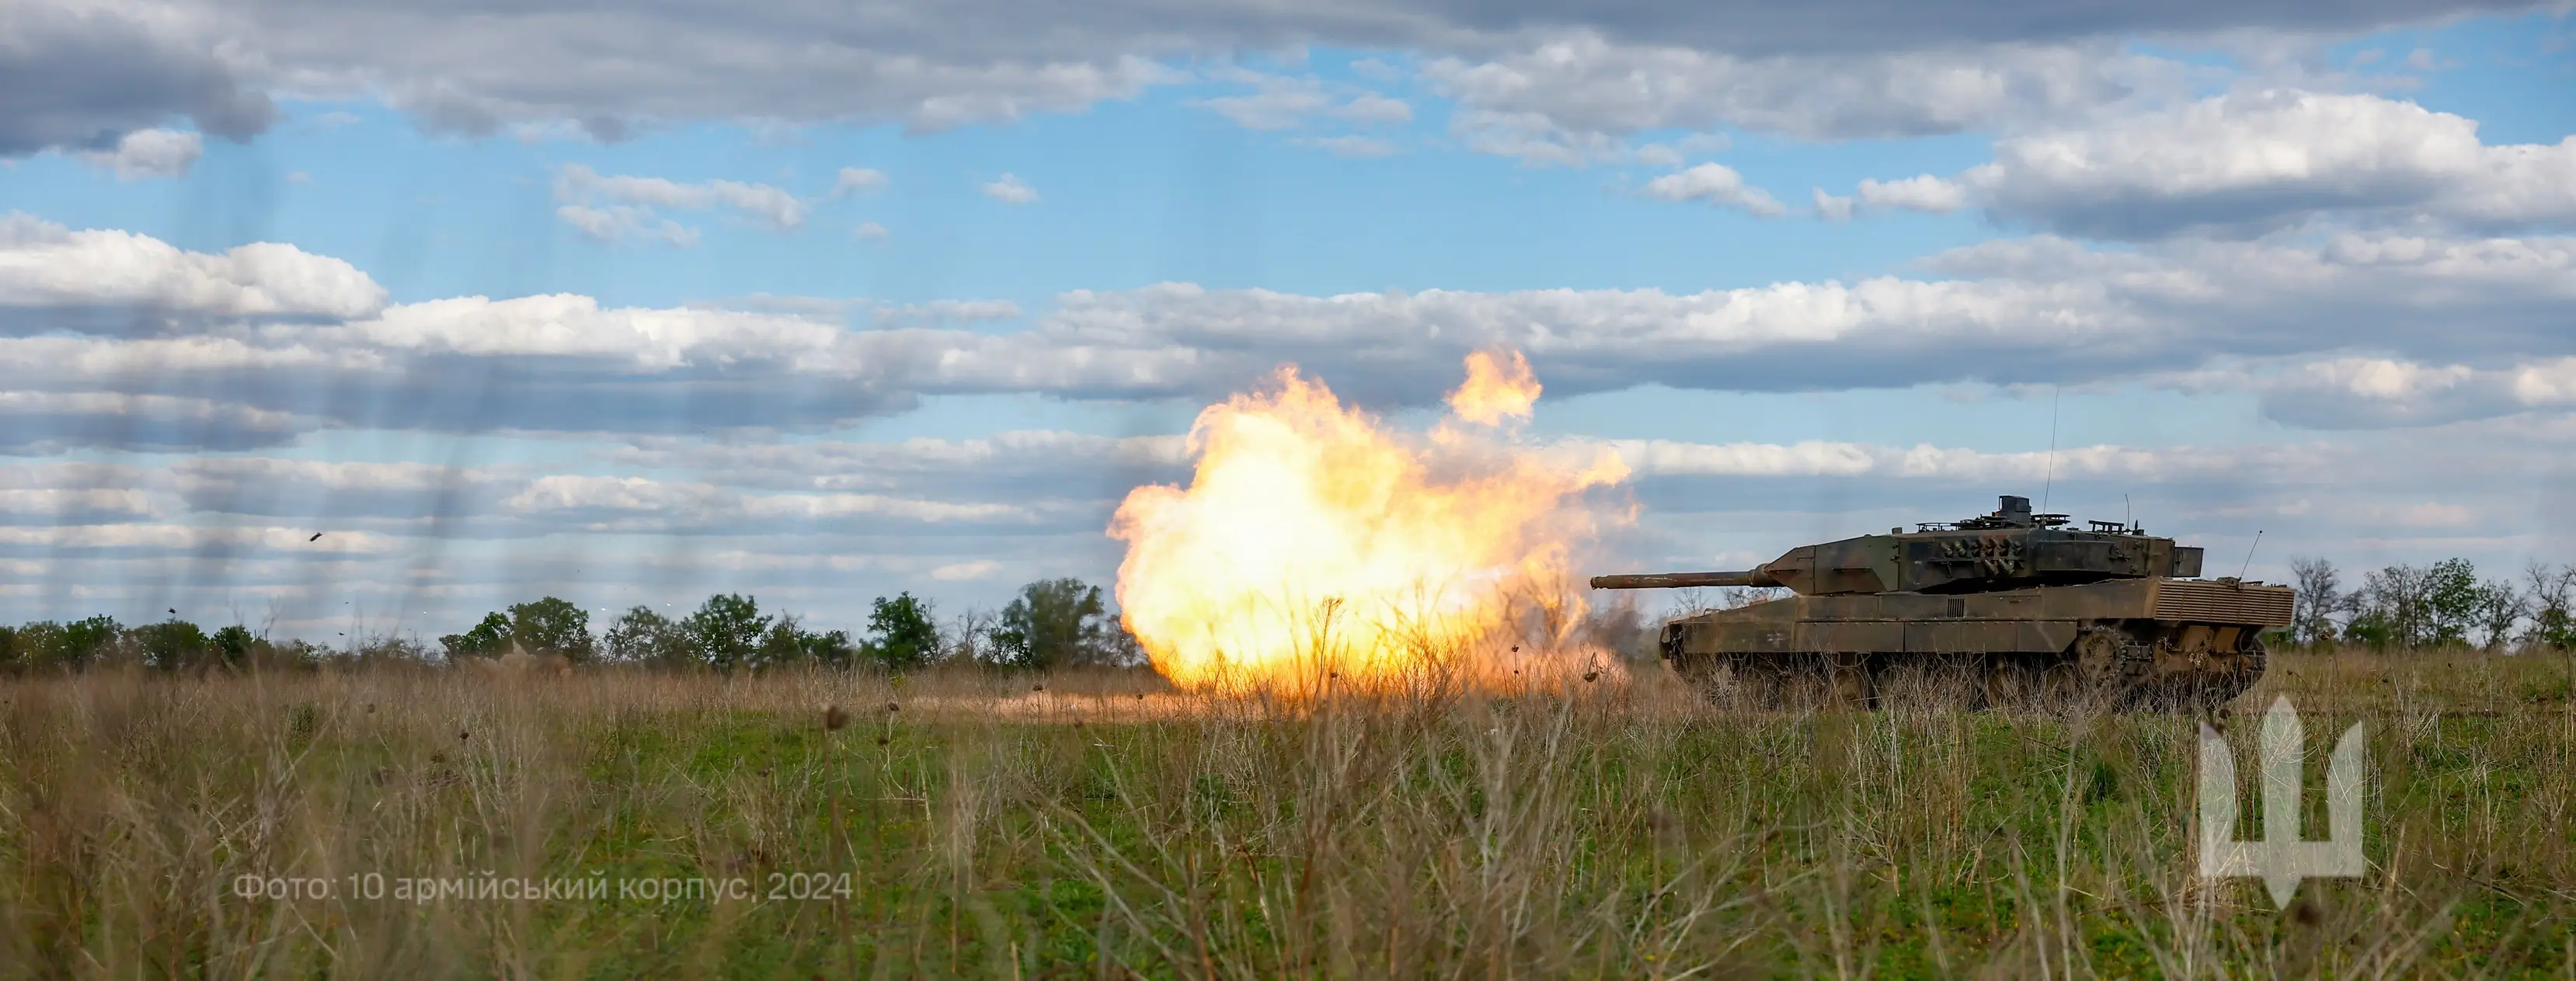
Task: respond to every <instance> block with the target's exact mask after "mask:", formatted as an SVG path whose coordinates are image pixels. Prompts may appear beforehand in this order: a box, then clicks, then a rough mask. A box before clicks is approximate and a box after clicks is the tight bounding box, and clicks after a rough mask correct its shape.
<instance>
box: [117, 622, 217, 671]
mask: <svg viewBox="0 0 2576 981" xmlns="http://www.w3.org/2000/svg"><path fill="white" fill-rule="evenodd" d="M134 639H135V642H136V643H137V644H139V645H141V646H142V648H143V663H145V664H148V665H151V666H152V667H155V668H159V669H161V670H163V671H172V670H176V669H179V668H184V667H188V666H190V665H193V664H195V663H197V661H198V660H199V659H200V658H202V657H204V656H205V653H206V644H207V640H206V632H205V631H203V630H199V629H197V625H196V624H193V623H189V622H188V621H186V620H181V619H178V618H176V617H173V618H171V619H169V620H165V621H162V622H160V623H154V624H147V625H144V626H140V627H136V628H134Z"/></svg>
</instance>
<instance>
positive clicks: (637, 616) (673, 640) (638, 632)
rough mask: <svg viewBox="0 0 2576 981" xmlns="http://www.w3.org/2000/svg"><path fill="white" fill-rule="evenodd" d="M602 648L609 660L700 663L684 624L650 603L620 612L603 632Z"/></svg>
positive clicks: (662, 664)
mask: <svg viewBox="0 0 2576 981" xmlns="http://www.w3.org/2000/svg"><path fill="white" fill-rule="evenodd" d="M600 647H601V649H602V653H604V654H605V655H606V656H607V657H608V659H609V660H612V661H623V662H626V663H629V664H650V665H656V666H660V667H670V668H676V667H687V666H692V665H696V664H698V663H700V662H699V660H698V657H697V653H696V651H694V650H693V649H692V648H691V647H690V644H689V636H688V634H687V633H686V632H683V631H682V630H681V629H680V625H679V624H678V623H675V622H673V621H672V620H671V618H670V617H666V616H663V615H661V614H660V613H656V612H654V611H653V608H652V607H648V606H636V607H632V608H629V609H628V610H627V611H626V612H625V613H622V614H619V615H618V617H617V621H616V622H615V623H611V624H609V625H608V632H607V633H605V634H603V635H601V637H600Z"/></svg>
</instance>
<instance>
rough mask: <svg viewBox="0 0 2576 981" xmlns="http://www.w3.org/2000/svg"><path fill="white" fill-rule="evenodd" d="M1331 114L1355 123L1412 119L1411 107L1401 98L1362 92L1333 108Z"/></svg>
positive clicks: (1401, 121)
mask: <svg viewBox="0 0 2576 981" xmlns="http://www.w3.org/2000/svg"><path fill="white" fill-rule="evenodd" d="M1333 115H1335V116H1339V117H1341V118H1343V119H1347V120H1350V121H1352V122H1355V123H1406V122H1412V121H1413V107H1412V106H1411V105H1408V104H1406V103H1405V101H1404V100H1402V99H1394V98H1389V97H1387V96H1383V95H1379V94H1377V93H1375V92H1363V93H1361V94H1359V95H1358V96H1356V97H1354V98H1352V99H1351V101H1349V102H1346V103H1343V104H1342V105H1341V106H1340V107H1339V108H1336V109H1334V110H1333Z"/></svg>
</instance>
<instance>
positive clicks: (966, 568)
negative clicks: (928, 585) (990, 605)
mask: <svg viewBox="0 0 2576 981" xmlns="http://www.w3.org/2000/svg"><path fill="white" fill-rule="evenodd" d="M1001 572H1002V564H1001V563H999V562H995V561H993V560H991V559H977V560H975V561H973V562H952V563H950V564H948V565H943V566H940V567H938V568H936V569H932V570H930V578H932V579H936V580H939V581H940V582H972V581H974V580H977V579H991V578H993V577H994V576H997V575H1000V574H1001Z"/></svg>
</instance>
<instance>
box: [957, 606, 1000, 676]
mask: <svg viewBox="0 0 2576 981" xmlns="http://www.w3.org/2000/svg"><path fill="white" fill-rule="evenodd" d="M1000 619H1001V618H1000V617H999V616H998V615H997V614H995V613H994V612H993V611H991V610H987V609H982V608H974V609H969V610H967V611H966V612H964V613H960V614H958V615H957V616H956V617H955V618H953V619H951V620H949V624H950V626H949V628H948V629H947V630H946V631H945V634H946V636H947V638H948V653H947V656H948V657H950V658H955V659H958V660H960V661H961V662H962V663H966V664H982V663H986V662H990V661H991V660H993V655H994V650H993V627H994V625H995V624H997V623H999V622H1000Z"/></svg>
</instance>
